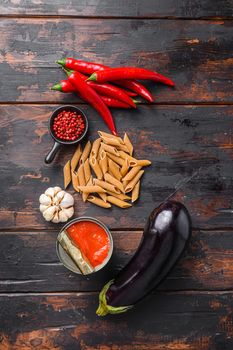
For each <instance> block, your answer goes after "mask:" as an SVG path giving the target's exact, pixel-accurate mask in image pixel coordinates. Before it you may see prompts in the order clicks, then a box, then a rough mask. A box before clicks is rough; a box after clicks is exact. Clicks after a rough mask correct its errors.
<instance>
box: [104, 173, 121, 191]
mask: <svg viewBox="0 0 233 350" xmlns="http://www.w3.org/2000/svg"><path fill="white" fill-rule="evenodd" d="M104 180H105V181H107V182H108V183H110V184H112V185H113V186H115V187H116V188H118V189H119V190H120V191H121V192H122V193H125V190H124V187H123V185H122V183H121V182H120V181H119V180H117V179H115V178H114V177H113V176H112V175H110V174H108V173H106V174H104Z"/></svg>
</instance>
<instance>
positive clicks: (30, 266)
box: [0, 231, 233, 293]
mask: <svg viewBox="0 0 233 350" xmlns="http://www.w3.org/2000/svg"><path fill="white" fill-rule="evenodd" d="M232 233H233V232H232V231H194V232H193V233H192V239H191V242H190V244H189V246H188V248H187V250H186V252H185V254H184V255H183V257H182V259H181V260H180V262H179V263H178V264H177V266H176V267H175V268H174V269H173V271H172V272H171V273H170V274H169V275H168V277H167V278H166V279H165V280H164V281H163V283H162V284H161V285H160V286H159V288H158V290H160V291H179V290H230V289H233V268H232V266H233V242H232ZM57 234H58V232H57V231H53V232H50V231H44V232H27V233H23V232H11V233H9V232H2V233H1V234H0V239H1V248H0V266H1V269H0V292H1V293H10V292H14V293H16V292H29V291H31V292H67V291H73V292H84V291H85V292H86V291H92V292H93V291H99V290H100V289H101V288H102V287H103V285H104V284H105V283H106V282H107V281H109V280H111V279H112V278H114V277H115V276H116V275H117V273H118V272H119V271H120V270H121V269H122V268H123V267H124V266H125V265H126V263H127V262H128V261H129V259H130V258H131V257H132V256H133V254H134V252H135V250H136V249H137V247H138V245H139V242H140V240H141V236H142V232H141V231H135V232H134V231H114V232H112V235H113V240H114V252H113V256H112V258H111V260H110V262H109V263H108V264H107V266H106V267H105V268H104V269H103V270H102V271H100V272H98V273H96V274H93V275H91V276H89V277H88V278H85V277H83V276H80V275H75V274H74V273H72V272H70V271H68V270H67V269H66V268H65V267H64V266H63V265H62V264H61V263H60V262H59V260H58V257H57V255H56V251H55V242H56V237H57Z"/></svg>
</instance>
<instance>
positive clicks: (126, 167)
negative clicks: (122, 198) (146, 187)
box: [121, 158, 129, 177]
mask: <svg viewBox="0 0 233 350" xmlns="http://www.w3.org/2000/svg"><path fill="white" fill-rule="evenodd" d="M128 170H129V161H128V159H127V158H126V159H125V160H124V163H123V166H122V167H121V175H122V177H124V176H125V175H126V174H127V173H128Z"/></svg>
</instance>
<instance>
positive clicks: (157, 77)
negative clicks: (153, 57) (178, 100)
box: [88, 67, 175, 86]
mask: <svg viewBox="0 0 233 350" xmlns="http://www.w3.org/2000/svg"><path fill="white" fill-rule="evenodd" d="M122 79H123V80H124V79H139V80H140V79H142V80H153V81H156V82H159V83H163V84H166V85H170V86H174V85H175V84H174V83H173V81H172V80H171V79H169V78H167V77H165V76H163V75H162V74H159V73H157V72H152V71H150V70H148V69H144V68H136V67H121V68H120V67H119V68H106V69H104V70H101V71H100V70H99V71H96V72H95V73H93V74H92V75H91V76H90V78H88V80H89V81H97V82H98V83H104V82H106V81H114V80H122Z"/></svg>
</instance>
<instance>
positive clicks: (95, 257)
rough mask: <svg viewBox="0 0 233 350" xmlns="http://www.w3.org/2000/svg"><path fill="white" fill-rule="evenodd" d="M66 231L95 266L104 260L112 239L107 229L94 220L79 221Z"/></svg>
mask: <svg viewBox="0 0 233 350" xmlns="http://www.w3.org/2000/svg"><path fill="white" fill-rule="evenodd" d="M66 232H67V233H68V235H69V237H70V239H71V240H72V241H73V243H74V244H75V245H76V246H77V247H78V248H79V249H80V251H81V253H82V254H83V255H84V256H85V257H86V258H87V260H88V261H89V262H90V264H91V265H92V266H93V267H96V266H98V265H100V264H102V263H103V262H104V260H105V259H106V258H107V256H108V252H109V250H110V239H109V236H108V234H107V232H106V231H105V229H104V228H103V227H102V226H100V225H98V224H97V223H95V222H92V221H78V222H76V223H74V224H72V225H70V226H69V227H68V228H67V229H66Z"/></svg>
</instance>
